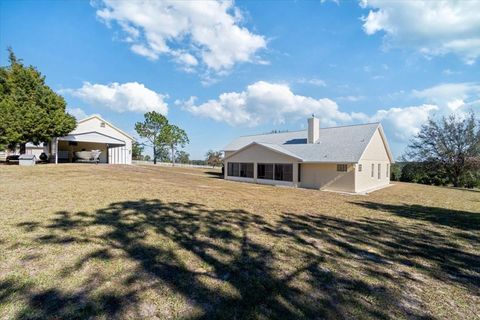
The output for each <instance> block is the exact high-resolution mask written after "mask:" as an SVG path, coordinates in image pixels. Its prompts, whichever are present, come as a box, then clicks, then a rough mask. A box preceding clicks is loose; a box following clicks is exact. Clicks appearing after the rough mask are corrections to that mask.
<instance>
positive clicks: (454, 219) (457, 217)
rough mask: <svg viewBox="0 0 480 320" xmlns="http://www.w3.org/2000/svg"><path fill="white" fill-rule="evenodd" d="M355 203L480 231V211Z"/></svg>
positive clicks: (418, 218)
mask: <svg viewBox="0 0 480 320" xmlns="http://www.w3.org/2000/svg"><path fill="white" fill-rule="evenodd" d="M353 203H354V204H356V205H358V206H361V207H364V208H367V209H372V210H378V211H383V212H390V213H393V214H395V215H398V216H401V217H404V218H409V219H416V220H423V221H428V222H432V223H435V224H439V225H442V226H447V227H452V228H457V229H462V230H468V231H480V212H469V211H459V210H453V209H445V208H437V207H428V206H422V205H416V204H414V205H408V204H400V205H398V204H385V203H377V202H369V201H363V202H353Z"/></svg>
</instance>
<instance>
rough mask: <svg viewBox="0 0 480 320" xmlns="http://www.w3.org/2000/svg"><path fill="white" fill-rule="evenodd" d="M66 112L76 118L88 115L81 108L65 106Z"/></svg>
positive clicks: (83, 117) (79, 118) (80, 118)
mask: <svg viewBox="0 0 480 320" xmlns="http://www.w3.org/2000/svg"><path fill="white" fill-rule="evenodd" d="M67 112H68V113H69V114H71V115H72V116H74V117H75V119H77V120H82V119H85V118H86V117H88V115H87V114H86V113H85V111H83V110H82V109H81V108H67Z"/></svg>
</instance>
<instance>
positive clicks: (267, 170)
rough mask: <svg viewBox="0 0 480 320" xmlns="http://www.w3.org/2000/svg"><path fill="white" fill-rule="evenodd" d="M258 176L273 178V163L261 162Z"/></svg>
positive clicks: (259, 177) (258, 167)
mask: <svg viewBox="0 0 480 320" xmlns="http://www.w3.org/2000/svg"><path fill="white" fill-rule="evenodd" d="M257 178H258V179H267V180H273V163H259V164H258V165H257Z"/></svg>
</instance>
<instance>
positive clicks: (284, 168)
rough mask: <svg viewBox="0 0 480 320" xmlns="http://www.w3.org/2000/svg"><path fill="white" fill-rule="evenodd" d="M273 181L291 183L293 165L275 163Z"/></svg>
mask: <svg viewBox="0 0 480 320" xmlns="http://www.w3.org/2000/svg"><path fill="white" fill-rule="evenodd" d="M275 180H279V181H293V165H292V164H280V163H276V164H275Z"/></svg>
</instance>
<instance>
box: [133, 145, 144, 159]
mask: <svg viewBox="0 0 480 320" xmlns="http://www.w3.org/2000/svg"><path fill="white" fill-rule="evenodd" d="M142 152H143V146H142V145H141V144H140V143H138V142H137V141H133V144H132V159H133V160H142V158H143V156H142Z"/></svg>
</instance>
